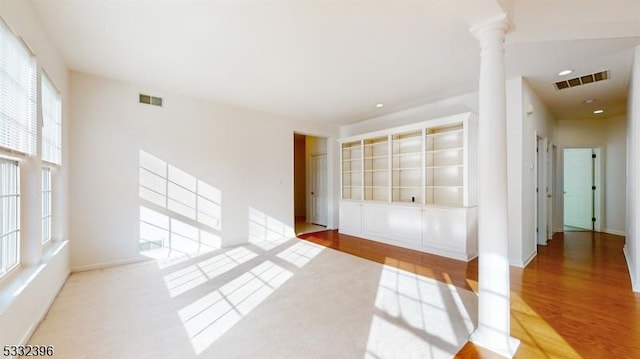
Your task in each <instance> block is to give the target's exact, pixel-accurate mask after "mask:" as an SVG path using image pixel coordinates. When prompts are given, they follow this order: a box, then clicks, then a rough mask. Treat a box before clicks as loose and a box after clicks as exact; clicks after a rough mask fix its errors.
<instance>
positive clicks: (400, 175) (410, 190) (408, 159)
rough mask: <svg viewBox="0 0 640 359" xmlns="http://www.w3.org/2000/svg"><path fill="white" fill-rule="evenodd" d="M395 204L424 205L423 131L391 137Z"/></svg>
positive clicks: (392, 187) (393, 198)
mask: <svg viewBox="0 0 640 359" xmlns="http://www.w3.org/2000/svg"><path fill="white" fill-rule="evenodd" d="M391 137H392V138H393V153H392V163H393V165H392V171H393V176H392V180H391V182H392V186H391V193H392V197H391V200H392V201H393V202H411V203H422V198H423V196H422V192H423V191H422V187H423V186H424V184H423V182H422V173H421V172H422V166H423V164H422V152H423V147H422V130H415V131H410V132H404V133H397V134H394V135H391Z"/></svg>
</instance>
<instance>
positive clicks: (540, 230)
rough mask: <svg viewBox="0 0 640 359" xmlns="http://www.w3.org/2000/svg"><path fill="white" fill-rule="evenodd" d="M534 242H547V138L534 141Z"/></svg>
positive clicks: (543, 243)
mask: <svg viewBox="0 0 640 359" xmlns="http://www.w3.org/2000/svg"><path fill="white" fill-rule="evenodd" d="M536 146H537V147H536V244H542V245H546V244H547V224H548V223H547V188H548V185H547V156H546V153H547V148H548V145H547V140H546V139H543V138H539V137H538V138H537V143H536Z"/></svg>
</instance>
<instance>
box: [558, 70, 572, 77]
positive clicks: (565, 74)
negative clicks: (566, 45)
mask: <svg viewBox="0 0 640 359" xmlns="http://www.w3.org/2000/svg"><path fill="white" fill-rule="evenodd" d="M570 73H573V70H562V71H560V72H558V76H567V75H568V74H570Z"/></svg>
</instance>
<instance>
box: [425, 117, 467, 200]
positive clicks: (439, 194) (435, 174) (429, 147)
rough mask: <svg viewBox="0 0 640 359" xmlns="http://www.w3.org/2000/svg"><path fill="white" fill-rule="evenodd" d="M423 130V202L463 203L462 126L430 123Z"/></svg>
mask: <svg viewBox="0 0 640 359" xmlns="http://www.w3.org/2000/svg"><path fill="white" fill-rule="evenodd" d="M425 132H426V134H425V147H426V152H425V156H426V164H425V178H426V203H434V204H444V205H452V206H462V205H464V189H465V186H464V167H465V161H464V149H465V146H464V143H463V140H464V127H463V124H462V123H457V124H452V125H445V126H438V127H432V128H429V129H427V130H426V131H425Z"/></svg>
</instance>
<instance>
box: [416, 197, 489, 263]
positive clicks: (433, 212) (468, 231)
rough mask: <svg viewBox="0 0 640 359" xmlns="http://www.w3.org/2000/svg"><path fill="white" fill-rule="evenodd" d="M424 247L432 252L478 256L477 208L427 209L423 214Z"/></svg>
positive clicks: (469, 256) (469, 257) (470, 256)
mask: <svg viewBox="0 0 640 359" xmlns="http://www.w3.org/2000/svg"><path fill="white" fill-rule="evenodd" d="M422 225H423V236H422V245H423V246H424V247H427V248H430V249H431V252H434V253H437V254H438V253H442V255H446V254H445V253H448V252H452V253H456V254H464V255H465V256H466V258H465V259H466V260H469V259H472V258H474V257H476V256H477V254H478V250H477V242H476V233H477V208H476V207H471V208H447V207H426V208H425V210H424V212H423V219H422Z"/></svg>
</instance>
